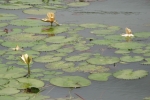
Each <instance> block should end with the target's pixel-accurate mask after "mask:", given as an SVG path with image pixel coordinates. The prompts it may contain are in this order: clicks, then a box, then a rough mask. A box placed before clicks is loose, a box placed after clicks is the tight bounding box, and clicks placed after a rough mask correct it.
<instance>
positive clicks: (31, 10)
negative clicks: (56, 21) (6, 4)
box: [23, 9, 55, 15]
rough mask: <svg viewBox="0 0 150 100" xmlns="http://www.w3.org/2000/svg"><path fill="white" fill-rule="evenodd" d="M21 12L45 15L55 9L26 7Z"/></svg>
mask: <svg viewBox="0 0 150 100" xmlns="http://www.w3.org/2000/svg"><path fill="white" fill-rule="evenodd" d="M23 12H24V13H25V14H33V15H46V14H47V13H48V12H55V11H54V10H49V9H26V10H24V11H23Z"/></svg>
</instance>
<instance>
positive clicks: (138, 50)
mask: <svg viewBox="0 0 150 100" xmlns="http://www.w3.org/2000/svg"><path fill="white" fill-rule="evenodd" d="M132 52H133V53H138V54H140V53H148V52H150V50H148V49H146V50H143V49H135V50H133V51H132Z"/></svg>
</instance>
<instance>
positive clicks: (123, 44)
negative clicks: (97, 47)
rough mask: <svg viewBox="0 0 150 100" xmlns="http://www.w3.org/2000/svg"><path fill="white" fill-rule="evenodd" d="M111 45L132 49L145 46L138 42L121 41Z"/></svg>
mask: <svg viewBox="0 0 150 100" xmlns="http://www.w3.org/2000/svg"><path fill="white" fill-rule="evenodd" d="M111 46H112V47H114V48H118V49H127V50H132V49H139V48H142V47H143V46H145V44H142V43H138V42H121V43H115V44H112V45H111Z"/></svg>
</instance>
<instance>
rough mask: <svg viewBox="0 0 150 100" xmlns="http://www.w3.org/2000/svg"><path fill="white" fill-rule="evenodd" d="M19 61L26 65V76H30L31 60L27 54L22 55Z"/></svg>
mask: <svg viewBox="0 0 150 100" xmlns="http://www.w3.org/2000/svg"><path fill="white" fill-rule="evenodd" d="M21 60H22V61H23V62H24V63H25V64H27V65H28V74H27V75H28V76H30V63H31V61H32V58H31V57H29V55H28V54H24V55H22V56H21Z"/></svg>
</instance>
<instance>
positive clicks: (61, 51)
mask: <svg viewBox="0 0 150 100" xmlns="http://www.w3.org/2000/svg"><path fill="white" fill-rule="evenodd" d="M73 51H74V50H73V48H62V49H59V50H57V52H60V53H71V52H73Z"/></svg>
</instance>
